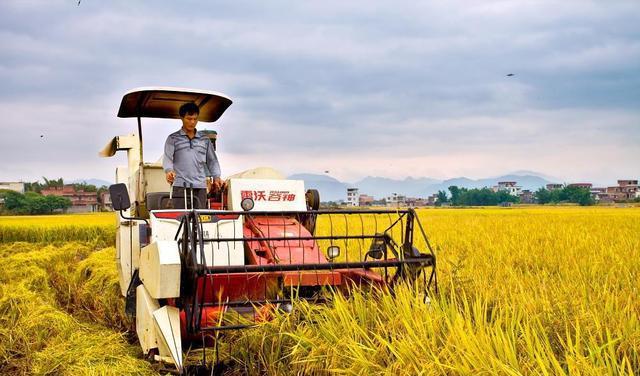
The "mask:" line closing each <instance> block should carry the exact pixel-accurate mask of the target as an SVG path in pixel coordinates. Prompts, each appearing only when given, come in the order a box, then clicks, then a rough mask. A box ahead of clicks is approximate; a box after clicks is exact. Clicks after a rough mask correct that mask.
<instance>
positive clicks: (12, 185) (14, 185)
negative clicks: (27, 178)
mask: <svg viewBox="0 0 640 376" xmlns="http://www.w3.org/2000/svg"><path fill="white" fill-rule="evenodd" d="M0 189H8V190H10V191H16V192H20V193H24V183H22V182H0Z"/></svg>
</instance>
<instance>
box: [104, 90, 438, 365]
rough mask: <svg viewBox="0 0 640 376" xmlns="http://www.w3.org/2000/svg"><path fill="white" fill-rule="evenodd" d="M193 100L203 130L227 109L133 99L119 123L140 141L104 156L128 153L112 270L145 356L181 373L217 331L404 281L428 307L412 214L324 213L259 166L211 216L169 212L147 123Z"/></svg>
mask: <svg viewBox="0 0 640 376" xmlns="http://www.w3.org/2000/svg"><path fill="white" fill-rule="evenodd" d="M187 101H192V102H195V103H196V104H198V105H199V107H200V121H204V122H207V121H215V120H217V119H218V118H219V117H220V116H221V115H222V113H223V112H224V111H225V110H226V108H227V107H229V105H230V104H231V100H229V99H228V98H226V97H225V96H223V95H222V94H218V93H213V92H206V91H194V90H188V89H175V88H142V89H136V90H133V91H131V92H129V93H127V94H126V95H125V96H124V98H123V100H122V104H121V106H120V111H119V113H118V116H120V117H137V118H138V135H130V136H120V137H116V138H114V139H113V140H112V141H111V142H110V143H109V144H108V145H107V147H105V149H104V150H103V151H102V153H101V155H103V156H112V155H114V154H115V152H116V151H117V150H126V151H127V155H128V162H129V163H128V168H124V167H122V168H121V167H119V168H118V169H117V170H116V180H117V184H115V185H113V186H111V187H110V193H111V200H112V202H113V207H114V209H115V210H119V211H120V214H119V217H118V218H119V220H118V230H117V235H116V248H117V261H118V268H119V274H120V286H121V291H122V294H123V296H125V297H126V299H127V312H130V313H131V314H132V315H134V316H135V325H136V333H137V335H138V339H139V341H140V345H141V347H142V349H143V351H144V353H145V354H147V355H148V356H149V357H150V358H154V359H157V360H161V361H164V362H167V363H171V364H173V365H175V368H176V370H177V371H178V372H182V371H183V367H184V365H183V363H184V362H183V348H186V347H187V346H194V345H197V346H209V345H211V344H213V343H215V338H218V334H219V333H221V332H222V331H225V330H232V329H242V328H246V327H250V326H253V325H255V324H256V323H257V322H259V321H263V320H266V319H268V318H269V317H270V316H271V315H270V310H273V309H281V310H284V311H289V310H291V309H293V308H294V307H295V304H296V303H295V302H296V301H298V300H299V299H304V300H308V301H311V302H315V303H323V302H325V301H326V300H327V299H326V297H327V294H329V293H335V292H337V293H344V294H349V293H350V292H351V291H353V289H354V288H358V289H362V288H364V289H379V290H387V291H390V292H391V293H393V289H394V287H395V286H396V285H397V284H398V283H400V282H401V281H404V280H408V281H411V282H416V281H417V286H420V288H423V289H424V292H425V297H426V296H427V294H428V293H429V290H435V289H436V288H437V287H436V283H437V282H436V274H435V266H436V260H435V255H434V253H433V251H432V249H431V246H430V245H429V241H428V238H427V236H426V234H425V232H424V229H423V227H422V225H421V223H420V221H419V218H418V216H417V215H416V212H415V211H414V210H413V209H393V210H321V209H319V203H320V199H319V195H318V192H317V191H315V190H305V187H304V182H303V181H301V180H288V179H285V178H284V177H282V176H281V175H280V174H279V173H278V172H276V171H275V170H273V169H271V168H264V167H263V168H258V169H254V170H249V171H245V172H243V173H240V174H236V175H233V176H230V177H228V178H227V179H226V185H225V189H224V191H222V192H220V194H219V195H217V199H213V198H212V199H210V200H209V202H208V203H207V204H208V205H207V206H208V207H209V209H173V208H167V207H169V206H170V205H168V202H169V200H170V197H169V193H168V192H169V190H170V187H169V185H168V184H167V183H166V181H165V179H164V173H163V171H162V167H161V165H160V164H158V163H156V164H149V163H144V162H143V159H142V149H141V145H142V138H141V132H142V128H141V121H140V118H141V117H156V118H178V108H179V107H180V105H181V104H182V103H184V102H187ZM214 145H215V144H214ZM184 191H185V192H184V198H185V200H186V199H187V197H189V196H190V195H189V193H190V192H189V189H188V188H185V189H184ZM130 198H133V200H131V199H130ZM186 206H187V207H188V206H189V205H186ZM271 312H272V311H271ZM203 354H206V352H203ZM203 362H204V363H205V364H206V363H207V360H206V358H205V359H203Z"/></svg>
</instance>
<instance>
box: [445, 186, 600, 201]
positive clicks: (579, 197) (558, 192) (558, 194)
mask: <svg viewBox="0 0 640 376" xmlns="http://www.w3.org/2000/svg"><path fill="white" fill-rule="evenodd" d="M437 197H438V199H437V201H436V205H438V206H442V205H443V204H445V205H446V204H448V205H452V206H495V205H499V204H502V203H519V202H520V197H517V196H513V195H511V194H509V192H507V191H497V192H496V191H494V190H492V189H489V188H487V187H484V188H471V189H469V188H460V187H458V186H455V185H452V186H450V187H449V194H447V192H446V191H443V190H440V191H438V193H437ZM533 199H534V200H535V202H536V203H538V204H549V203H553V204H558V203H563V202H566V203H576V204H579V205H593V204H594V203H595V201H594V199H593V197H591V192H590V191H589V189H588V188H582V187H575V186H565V187H563V188H560V189H554V190H548V189H546V188H540V189H538V190H537V191H536V192H534V193H533Z"/></svg>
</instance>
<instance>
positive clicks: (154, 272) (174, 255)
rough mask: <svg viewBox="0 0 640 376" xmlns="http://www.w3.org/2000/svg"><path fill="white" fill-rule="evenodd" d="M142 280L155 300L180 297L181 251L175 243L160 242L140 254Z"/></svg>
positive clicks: (145, 248) (153, 243) (152, 244)
mask: <svg viewBox="0 0 640 376" xmlns="http://www.w3.org/2000/svg"><path fill="white" fill-rule="evenodd" d="M140 280H141V281H142V283H143V284H144V286H145V287H146V289H147V291H148V292H149V295H151V297H152V298H154V299H163V298H177V297H179V296H180V251H179V249H178V243H177V242H175V241H168V240H160V241H157V242H152V243H151V244H149V245H148V246H146V247H144V248H142V251H141V252H140Z"/></svg>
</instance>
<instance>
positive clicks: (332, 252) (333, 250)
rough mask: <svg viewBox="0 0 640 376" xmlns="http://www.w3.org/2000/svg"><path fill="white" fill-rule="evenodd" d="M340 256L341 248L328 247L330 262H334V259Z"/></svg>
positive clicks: (335, 246)
mask: <svg viewBox="0 0 640 376" xmlns="http://www.w3.org/2000/svg"><path fill="white" fill-rule="evenodd" d="M338 256H340V247H338V246H337V245H331V246H329V247H327V257H328V258H329V260H333V259H334V258H336V257H338Z"/></svg>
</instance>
